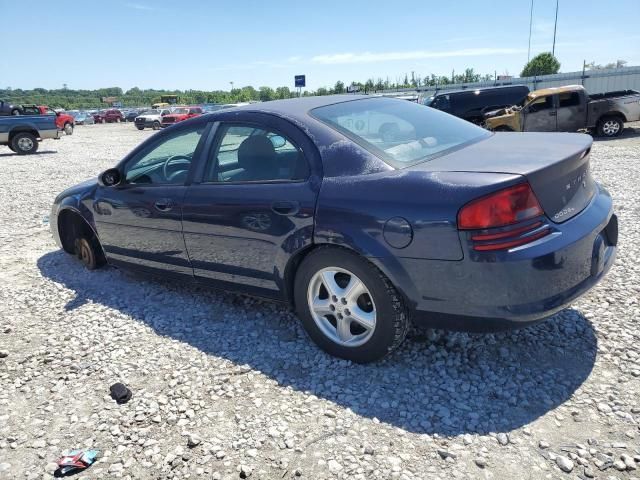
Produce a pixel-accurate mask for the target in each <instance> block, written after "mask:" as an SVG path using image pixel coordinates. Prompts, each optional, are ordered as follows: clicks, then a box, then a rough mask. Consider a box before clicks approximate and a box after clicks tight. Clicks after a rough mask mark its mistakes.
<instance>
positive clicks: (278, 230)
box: [183, 122, 319, 297]
mask: <svg viewBox="0 0 640 480" xmlns="http://www.w3.org/2000/svg"><path fill="white" fill-rule="evenodd" d="M296 135H301V133H300V132H298V133H297V134H296ZM294 136H295V135H294ZM299 145H300V144H299V143H297V142H296V141H295V140H294V139H292V138H290V137H288V136H286V135H285V134H283V133H280V132H276V131H275V130H274V129H273V128H271V127H269V126H267V125H264V124H256V123H251V124H249V123H238V122H233V123H221V124H219V126H218V128H217V131H216V136H215V139H214V142H213V146H212V148H211V153H210V156H209V161H208V163H207V164H206V167H205V169H204V172H203V173H202V181H201V183H199V184H194V185H191V186H190V187H189V188H188V190H187V194H186V197H185V201H184V208H183V230H184V238H185V243H186V246H187V250H188V252H189V257H190V259H191V262H192V265H193V268H194V275H195V277H196V278H197V279H199V280H201V281H203V282H206V283H212V284H218V285H219V286H223V287H225V288H231V289H235V290H242V291H247V292H250V293H254V294H257V295H264V296H271V297H278V296H279V295H280V291H281V289H282V279H283V277H284V268H285V266H286V264H287V260H288V259H289V258H290V256H291V255H292V254H293V253H295V252H296V251H298V250H299V249H301V248H303V247H305V246H307V245H309V244H311V242H312V238H313V214H314V209H315V203H316V197H317V193H318V185H319V182H318V181H317V177H316V176H314V174H313V173H310V168H309V164H308V161H307V158H306V156H305V154H303V151H302V149H301V147H300V146H299Z"/></svg>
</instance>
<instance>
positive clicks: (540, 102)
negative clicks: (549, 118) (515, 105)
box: [529, 95, 553, 113]
mask: <svg viewBox="0 0 640 480" xmlns="http://www.w3.org/2000/svg"><path fill="white" fill-rule="evenodd" d="M551 108H553V96H551V95H547V96H546V97H539V98H536V99H535V100H533V101H532V102H531V103H529V111H530V112H531V113H533V112H539V111H541V110H548V109H551Z"/></svg>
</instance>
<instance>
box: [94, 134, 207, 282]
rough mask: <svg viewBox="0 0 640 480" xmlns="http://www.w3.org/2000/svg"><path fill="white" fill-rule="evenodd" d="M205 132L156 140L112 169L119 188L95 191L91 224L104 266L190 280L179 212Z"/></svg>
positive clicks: (188, 263) (161, 135) (104, 187)
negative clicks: (115, 170)
mask: <svg viewBox="0 0 640 480" xmlns="http://www.w3.org/2000/svg"><path fill="white" fill-rule="evenodd" d="M206 128H207V126H206V124H205V123H204V122H201V123H198V124H195V125H194V124H191V125H187V126H186V127H184V126H180V127H176V128H175V129H171V130H170V131H166V132H163V133H162V134H159V135H156V136H155V137H153V138H152V140H151V141H150V142H147V143H145V144H143V145H142V146H141V147H140V148H138V149H137V150H135V151H134V152H133V153H132V154H131V155H130V156H129V157H128V158H126V159H125V160H124V161H123V163H122V164H121V165H120V166H119V167H118V168H119V170H120V171H121V176H122V179H123V180H122V181H121V182H120V184H118V185H116V186H112V187H108V186H99V187H98V188H97V191H96V193H95V196H94V201H93V213H94V219H95V222H96V229H97V232H98V237H99V238H100V242H101V243H102V246H103V248H104V250H105V253H106V255H107V257H108V259H109V262H110V263H113V264H115V265H117V266H123V267H126V268H132V269H139V270H150V271H152V272H166V273H170V274H176V275H188V276H190V277H192V276H193V269H192V268H191V264H190V262H189V257H188V256H187V252H186V249H185V245H184V239H183V236H182V223H181V222H182V210H181V209H182V202H183V199H184V194H185V191H186V188H187V187H186V182H187V180H188V178H189V174H190V171H191V167H192V164H194V162H196V161H197V158H198V156H199V154H200V149H199V148H200V146H201V141H202V138H203V135H204V132H205V129H206Z"/></svg>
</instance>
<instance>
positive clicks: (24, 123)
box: [0, 115, 60, 155]
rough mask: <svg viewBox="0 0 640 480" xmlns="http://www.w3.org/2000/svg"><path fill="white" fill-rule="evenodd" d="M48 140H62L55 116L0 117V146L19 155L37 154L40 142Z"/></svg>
mask: <svg viewBox="0 0 640 480" xmlns="http://www.w3.org/2000/svg"><path fill="white" fill-rule="evenodd" d="M47 138H55V139H58V138H60V130H58V127H57V126H56V117H55V116H53V115H9V116H0V145H7V146H8V147H9V148H10V149H11V150H13V151H14V152H16V153H17V154H19V155H26V154H29V153H35V152H36V151H37V150H38V142H39V141H40V140H44V139H47Z"/></svg>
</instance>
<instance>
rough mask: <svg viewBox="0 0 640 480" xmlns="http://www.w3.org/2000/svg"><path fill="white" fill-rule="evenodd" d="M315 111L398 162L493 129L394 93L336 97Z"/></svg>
mask: <svg viewBox="0 0 640 480" xmlns="http://www.w3.org/2000/svg"><path fill="white" fill-rule="evenodd" d="M311 114H312V115H313V116H314V117H316V118H317V119H318V120H320V121H322V122H324V123H326V124H327V125H329V126H330V127H332V128H334V129H335V130H338V131H339V132H341V133H343V134H344V135H346V136H347V137H349V138H350V139H352V140H353V141H355V142H356V143H358V144H359V145H361V146H362V147H364V148H366V149H367V150H369V151H371V152H372V153H373V154H375V155H377V156H379V157H380V158H382V159H383V160H384V161H386V162H387V163H389V164H390V165H391V166H393V167H396V168H404V167H408V166H410V165H415V164H416V163H420V162H424V161H427V160H430V159H431V158H433V157H435V156H436V155H439V154H442V153H444V152H446V151H449V150H451V149H454V148H457V147H460V146H462V145H465V144H468V143H471V142H474V141H478V140H481V139H483V138H486V137H488V136H490V135H491V133H490V132H488V131H486V130H484V129H482V128H480V127H477V126H476V125H473V124H472V123H469V122H467V121H465V120H461V119H459V118H457V117H454V116H452V115H448V114H446V113H443V112H440V111H438V110H435V109H433V108H430V107H425V106H423V105H418V104H417V103H414V102H407V101H404V100H394V99H390V98H370V99H366V100H356V101H349V102H343V103H337V104H334V105H328V106H326V107H319V108H315V109H313V110H312V111H311Z"/></svg>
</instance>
